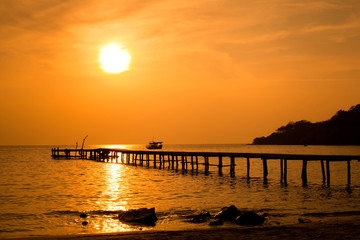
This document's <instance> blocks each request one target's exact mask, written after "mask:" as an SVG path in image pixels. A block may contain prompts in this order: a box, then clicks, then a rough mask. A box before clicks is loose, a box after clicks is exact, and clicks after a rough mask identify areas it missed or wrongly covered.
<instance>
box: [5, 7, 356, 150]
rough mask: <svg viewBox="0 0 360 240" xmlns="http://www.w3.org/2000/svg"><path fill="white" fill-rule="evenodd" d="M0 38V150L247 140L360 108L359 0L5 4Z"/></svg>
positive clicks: (238, 141) (239, 141)
mask: <svg viewBox="0 0 360 240" xmlns="http://www.w3.org/2000/svg"><path fill="white" fill-rule="evenodd" d="M0 36H1V38H0V69H1V71H0V109H1V112H0V145H8V144H75V142H76V141H79V142H81V140H82V138H83V137H85V136H86V135H87V134H88V135H89V137H88V139H87V143H88V144H121V143H123V144H125V143H146V142H148V141H149V140H152V138H153V137H154V138H155V139H156V140H163V141H165V143H250V142H252V140H253V138H255V137H260V136H263V135H268V134H270V133H271V132H273V131H274V130H276V129H277V128H278V127H280V126H282V125H285V124H287V123H288V122H289V121H298V120H302V119H306V120H309V121H312V122H316V121H323V120H327V119H328V118H330V117H331V116H332V115H334V114H335V113H336V112H337V111H338V110H340V109H344V110H348V109H349V108H350V107H351V106H353V105H356V104H359V103H360V94H359V92H360V44H359V43H360V1H358V0H353V1H351V0H349V1H336V0H334V1H329V0H311V1H310V0H309V1H307V0H305V1H304V0H254V1H250V0H249V1H230V0H206V1H205V0H198V1H183V0H151V1H139V0H136V1H121V0H102V1H97V0H71V1H62V0H33V1H30V0H16V1H15V0H1V1H0ZM110 42H115V43H118V44H119V45H121V46H123V47H124V48H125V49H126V50H127V51H128V52H129V53H130V55H131V57H132V62H131V65H130V70H129V71H126V72H123V73H120V74H107V73H104V72H103V71H102V70H101V69H100V67H99V63H98V54H99V49H100V48H101V47H102V46H104V45H106V44H108V43H110Z"/></svg>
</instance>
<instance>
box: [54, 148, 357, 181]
mask: <svg viewBox="0 0 360 240" xmlns="http://www.w3.org/2000/svg"><path fill="white" fill-rule="evenodd" d="M51 156H52V157H53V158H54V159H60V158H63V159H74V158H77V159H87V160H93V161H99V162H114V163H123V164H131V165H134V166H146V167H154V168H166V167H167V168H168V169H173V170H178V169H181V170H183V171H188V170H190V168H191V171H199V166H203V167H202V170H203V171H204V172H205V174H206V175H208V174H209V168H210V166H215V167H217V168H218V173H219V174H220V175H222V173H223V168H225V167H229V168H230V176H231V177H235V166H236V160H237V159H239V158H243V159H246V165H247V168H246V169H247V178H248V179H250V159H258V160H261V161H262V166H263V178H264V181H266V180H267V176H268V166H267V161H268V160H279V162H280V182H281V183H282V184H285V185H287V170H288V167H287V162H288V161H302V172H301V179H302V182H303V185H304V186H306V185H307V163H308V162H309V161H317V162H319V163H320V165H321V171H322V180H323V182H324V183H326V184H327V185H330V162H335V161H341V162H344V163H346V164H347V183H348V185H350V183H351V167H350V162H351V161H352V160H358V161H360V156H353V155H305V154H273V153H233V152H183V151H149V150H128V149H110V148H97V149H60V148H52V149H51ZM210 157H211V158H216V159H217V161H216V162H217V163H216V164H214V163H210V161H209V158H210ZM224 159H227V163H228V164H224Z"/></svg>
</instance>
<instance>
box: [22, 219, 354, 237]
mask: <svg viewBox="0 0 360 240" xmlns="http://www.w3.org/2000/svg"><path fill="white" fill-rule="evenodd" d="M16 239H17V240H20V239H21V240H32V239H34V240H35V239H37V240H45V239H49V240H56V239H66V240H72V239H76V240H105V239H106V240H107V239H109V240H110V239H120V240H127V239H129V240H130V239H142V240H150V239H157V240H165V239H172V240H185V239H196V240H205V239H206V240H215V239H219V240H220V239H221V240H222V239H256V240H263V239H264V240H265V239H266V240H275V239H295V240H296V239H299V240H300V239H301V240H303V239H326V240H332V239H360V219H355V220H353V221H349V220H346V221H344V220H341V221H340V220H339V221H331V222H319V223H302V224H294V225H283V226H258V227H246V228H245V227H235V228H217V227H214V228H211V229H208V230H186V231H138V232H125V233H112V234H95V235H72V236H47V237H28V238H16Z"/></svg>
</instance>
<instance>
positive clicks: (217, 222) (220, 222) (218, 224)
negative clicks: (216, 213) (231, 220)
mask: <svg viewBox="0 0 360 240" xmlns="http://www.w3.org/2000/svg"><path fill="white" fill-rule="evenodd" d="M209 225H210V226H220V225H224V222H223V221H222V220H221V219H216V220H214V221H211V222H210V223H209Z"/></svg>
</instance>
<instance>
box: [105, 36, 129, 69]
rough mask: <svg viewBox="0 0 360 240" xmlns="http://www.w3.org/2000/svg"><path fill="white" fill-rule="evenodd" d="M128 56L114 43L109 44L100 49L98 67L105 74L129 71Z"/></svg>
mask: <svg viewBox="0 0 360 240" xmlns="http://www.w3.org/2000/svg"><path fill="white" fill-rule="evenodd" d="M130 60H131V57H130V54H129V53H128V52H127V51H126V50H125V49H123V48H121V47H119V45H117V44H116V43H109V44H108V45H105V46H103V47H102V48H101V49H100V54H99V62H100V67H101V69H102V70H104V71H105V72H107V73H114V74H116V73H120V72H123V71H126V70H129V65H130Z"/></svg>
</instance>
